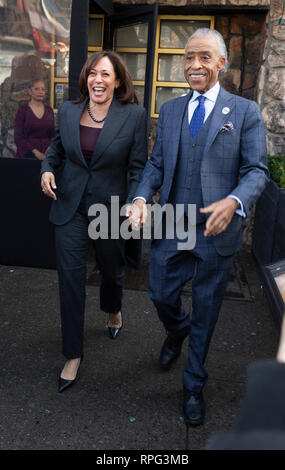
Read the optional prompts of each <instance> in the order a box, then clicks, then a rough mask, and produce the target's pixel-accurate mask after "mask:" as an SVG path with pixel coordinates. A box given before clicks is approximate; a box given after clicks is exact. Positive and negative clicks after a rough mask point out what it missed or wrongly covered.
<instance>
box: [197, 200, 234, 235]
mask: <svg viewBox="0 0 285 470" xmlns="http://www.w3.org/2000/svg"><path fill="white" fill-rule="evenodd" d="M238 206H239V204H238V202H237V201H236V200H235V199H234V198H231V197H229V198H225V199H221V200H220V201H217V202H214V203H213V204H210V206H208V207H204V208H202V209H200V212H201V213H202V214H209V213H211V215H210V217H209V218H208V220H207V222H206V230H205V231H204V235H205V237H209V236H211V235H218V234H219V233H222V232H223V231H224V230H226V228H227V226H228V225H229V223H230V222H231V220H232V218H233V215H234V213H235V211H236V210H237V208H238Z"/></svg>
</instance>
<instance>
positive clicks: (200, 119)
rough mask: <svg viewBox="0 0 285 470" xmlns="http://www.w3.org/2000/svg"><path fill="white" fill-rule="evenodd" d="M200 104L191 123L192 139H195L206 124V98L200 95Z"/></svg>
mask: <svg viewBox="0 0 285 470" xmlns="http://www.w3.org/2000/svg"><path fill="white" fill-rule="evenodd" d="M198 100H199V104H198V106H197V107H196V109H195V111H194V113H193V116H192V119H191V122H190V132H191V135H192V137H195V135H196V134H197V133H198V131H199V130H200V128H201V127H202V126H203V123H204V117H205V105H204V101H205V96H203V95H200V96H198Z"/></svg>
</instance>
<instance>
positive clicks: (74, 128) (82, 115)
mask: <svg viewBox="0 0 285 470" xmlns="http://www.w3.org/2000/svg"><path fill="white" fill-rule="evenodd" d="M79 89H80V92H81V97H80V99H79V100H78V101H77V102H69V101H66V102H64V103H63V104H62V105H61V107H60V109H59V112H58V131H57V134H56V137H55V138H54V140H53V141H52V144H51V147H50V150H49V151H48V153H47V156H46V158H45V160H43V162H42V171H41V173H42V177H41V186H42V190H43V192H44V194H46V195H47V196H49V197H51V198H53V199H54V201H53V203H52V207H51V212H50V220H51V222H52V223H53V224H54V226H55V240H56V257H57V270H58V278H59V294H60V308H61V324H62V338H63V354H64V356H65V357H66V359H67V361H66V363H65V366H64V368H63V370H62V372H61V374H60V378H59V391H63V390H65V389H66V388H67V387H69V386H70V385H72V384H73V383H74V381H75V378H76V374H77V370H78V367H79V364H80V360H81V358H82V353H83V325H84V308H85V283H86V261H87V253H88V246H89V238H88V227H89V224H90V221H91V220H92V219H91V217H89V216H88V210H89V208H90V206H91V205H92V204H96V203H100V204H104V205H105V206H106V207H107V209H108V214H109V221H110V208H111V197H112V196H119V202H120V207H121V206H122V205H124V204H126V203H131V201H132V198H133V196H134V193H135V190H136V187H137V185H138V183H139V181H140V177H141V173H142V170H143V168H144V165H145V163H146V160H147V136H146V113H145V110H144V108H142V107H141V106H138V104H137V103H138V101H137V98H136V94H135V91H134V87H133V84H132V81H131V78H130V75H129V73H128V71H127V69H126V66H125V65H124V63H123V61H122V59H121V58H120V56H119V55H118V54H116V53H115V52H113V51H101V52H96V53H94V54H92V55H91V56H90V57H89V58H88V60H87V61H86V63H85V65H84V67H83V69H82V71H81V74H80V78H79ZM57 168H59V174H58V175H57V174H56V176H55V170H56V169H57ZM109 235H110V233H109ZM94 243H95V253H96V259H97V264H98V266H99V269H100V272H101V275H102V284H101V287H100V307H101V309H102V310H103V311H104V312H106V313H108V314H109V319H108V327H109V334H110V337H111V338H113V339H115V338H116V337H117V335H118V333H119V331H120V329H121V328H122V314H121V303H122V290H123V277H124V248H125V240H123V239H122V237H121V236H120V237H118V239H116V237H111V236H108V239H105V238H98V239H96V240H94Z"/></svg>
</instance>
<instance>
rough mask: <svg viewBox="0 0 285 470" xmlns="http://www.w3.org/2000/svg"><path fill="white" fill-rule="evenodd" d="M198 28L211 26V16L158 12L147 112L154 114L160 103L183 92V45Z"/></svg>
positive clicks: (184, 85)
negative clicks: (152, 74) (162, 13)
mask: <svg viewBox="0 0 285 470" xmlns="http://www.w3.org/2000/svg"><path fill="white" fill-rule="evenodd" d="M198 28H214V17H211V16H168V15H160V16H159V17H158V22H157V32H156V45H155V59H154V76H153V88H152V106H151V116H152V117H154V118H157V117H158V116H159V110H160V107H161V105H162V104H163V103H165V102H166V101H169V100H170V99H172V98H176V97H179V96H182V95H185V94H186V93H188V91H189V86H188V85H187V84H186V81H185V78H184V48H185V45H186V42H187V40H188V38H189V36H191V34H192V33H194V31H195V30H196V29H198Z"/></svg>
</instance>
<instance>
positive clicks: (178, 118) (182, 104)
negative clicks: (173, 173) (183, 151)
mask: <svg viewBox="0 0 285 470" xmlns="http://www.w3.org/2000/svg"><path fill="white" fill-rule="evenodd" d="M191 96H192V92H190V93H188V95H187V96H185V97H184V98H183V99H181V100H178V103H177V104H179V106H174V107H173V117H172V122H173V127H174V135H176V138H175V139H173V147H172V156H173V167H174V168H175V166H176V162H177V157H178V151H179V144H180V137H181V131H182V122H183V118H184V113H185V112H186V107H187V105H188V103H189V100H190V98H191Z"/></svg>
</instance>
